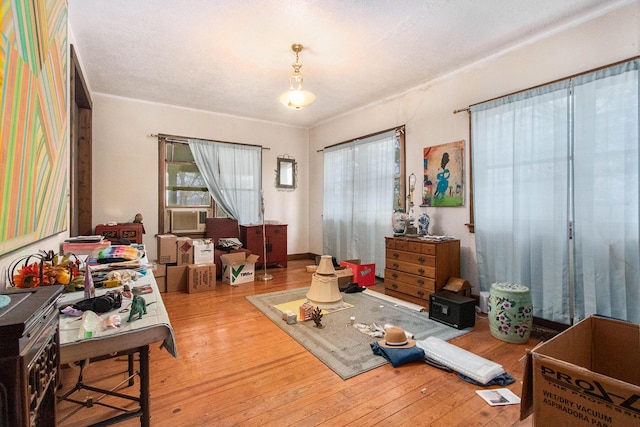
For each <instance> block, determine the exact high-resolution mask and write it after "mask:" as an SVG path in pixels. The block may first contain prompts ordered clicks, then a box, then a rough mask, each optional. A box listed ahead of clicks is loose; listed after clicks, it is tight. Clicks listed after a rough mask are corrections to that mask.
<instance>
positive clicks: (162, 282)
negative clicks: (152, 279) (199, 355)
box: [156, 276, 167, 292]
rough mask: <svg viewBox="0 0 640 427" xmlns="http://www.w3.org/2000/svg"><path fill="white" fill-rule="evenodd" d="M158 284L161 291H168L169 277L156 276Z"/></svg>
mask: <svg viewBox="0 0 640 427" xmlns="http://www.w3.org/2000/svg"><path fill="white" fill-rule="evenodd" d="M156 284H157V285H158V290H159V291H160V292H167V278H166V277H165V276H162V277H156Z"/></svg>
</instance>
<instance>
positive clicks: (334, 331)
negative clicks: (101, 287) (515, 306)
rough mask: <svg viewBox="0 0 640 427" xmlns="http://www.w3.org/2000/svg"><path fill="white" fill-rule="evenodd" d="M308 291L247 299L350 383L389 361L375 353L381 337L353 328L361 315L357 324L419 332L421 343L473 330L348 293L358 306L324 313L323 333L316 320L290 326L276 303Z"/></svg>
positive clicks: (348, 301) (456, 335)
mask: <svg viewBox="0 0 640 427" xmlns="http://www.w3.org/2000/svg"><path fill="white" fill-rule="evenodd" d="M308 290H309V288H298V289H290V290H286V291H279V292H272V293H268V294H262V295H253V296H248V297H247V299H248V300H249V302H251V303H252V304H253V305H254V306H256V308H258V310H260V311H261V312H262V313H264V315H265V316H267V317H268V318H269V319H271V320H272V321H273V322H274V323H275V324H276V325H278V326H279V327H280V328H281V329H282V330H284V331H285V332H286V333H287V334H289V335H290V336H291V337H292V338H293V339H295V340H296V341H297V342H299V343H300V344H301V345H302V346H303V347H304V348H306V349H307V350H308V351H309V352H310V353H312V354H313V355H314V356H316V357H317V358H318V359H320V360H321V361H322V362H323V363H324V364H325V365H327V366H328V367H329V368H331V369H332V370H333V371H334V372H335V373H336V374H338V375H340V377H342V379H345V380H346V379H347V378H351V377H354V376H356V375H358V374H361V373H363V372H366V371H369V370H371V369H374V368H377V367H378V366H382V365H384V364H385V363H387V361H386V359H384V358H383V357H381V356H376V355H374V354H373V352H372V351H371V347H370V343H372V342H374V341H375V340H376V339H375V338H372V337H370V336H368V335H366V334H363V333H362V332H360V331H359V330H358V329H356V328H354V327H353V326H349V319H350V317H352V316H353V317H355V323H363V324H371V323H376V324H378V325H380V326H383V325H385V324H391V325H394V326H399V327H401V328H403V329H404V330H405V331H409V332H411V333H413V334H414V335H415V338H416V339H417V340H422V339H425V338H427V337H430V336H435V337H438V338H441V339H443V340H445V341H447V340H450V339H452V338H455V337H458V336H460V335H463V334H465V333H467V332H469V331H471V330H472V329H471V328H467V329H463V330H458V329H455V328H451V327H449V326H447V325H443V324H442V323H438V322H435V321H433V320H430V319H429V314H428V313H427V312H419V311H415V310H411V309H408V308H406V307H402V306H399V305H397V304H394V303H393V302H389V301H385V300H382V299H379V298H376V297H373V296H369V295H366V294H363V293H355V294H342V295H343V299H344V301H345V302H347V303H349V304H353V308H349V309H346V310H341V311H337V312H333V313H330V314H326V315H324V316H323V317H322V325H323V326H324V328H322V329H318V328H316V327H315V323H314V322H313V321H312V320H309V321H306V322H298V323H297V324H295V325H289V324H287V322H286V321H284V320H283V319H282V316H281V313H280V311H279V310H278V309H276V308H275V307H274V305H278V304H283V303H287V302H290V301H296V300H299V299H303V298H305V296H306V294H307V292H308Z"/></svg>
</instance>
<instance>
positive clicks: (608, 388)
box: [520, 316, 640, 427]
mask: <svg viewBox="0 0 640 427" xmlns="http://www.w3.org/2000/svg"><path fill="white" fill-rule="evenodd" d="M639 355H640V325H637V324H633V323H628V322H624V321H620V320H614V319H610V318H607V317H600V316H591V317H589V318H587V319H584V320H583V321H581V322H580V323H577V324H576V325H574V326H572V327H570V328H569V329H567V330H566V331H564V332H562V333H561V334H559V335H557V336H556V337H554V338H552V339H551V340H549V341H547V342H544V343H542V344H540V345H539V346H537V347H536V348H534V349H533V350H531V352H530V353H529V354H528V356H527V364H526V367H525V373H524V383H523V385H522V403H521V406H520V411H521V412H520V419H524V418H526V417H527V416H528V415H529V414H531V413H533V422H534V425H539V426H568V425H570V426H601V427H613V426H631V425H636V426H637V425H640V367H639V366H638V364H639V363H640V358H639Z"/></svg>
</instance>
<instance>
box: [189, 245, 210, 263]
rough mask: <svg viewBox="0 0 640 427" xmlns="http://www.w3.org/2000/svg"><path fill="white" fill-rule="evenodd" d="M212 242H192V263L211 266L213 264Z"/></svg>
mask: <svg viewBox="0 0 640 427" xmlns="http://www.w3.org/2000/svg"><path fill="white" fill-rule="evenodd" d="M213 250H214V246H213V241H212V240H210V239H198V240H194V241H193V263H194V264H211V263H212V262H213Z"/></svg>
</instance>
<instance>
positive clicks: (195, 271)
mask: <svg viewBox="0 0 640 427" xmlns="http://www.w3.org/2000/svg"><path fill="white" fill-rule="evenodd" d="M187 276H188V283H189V285H188V292H189V293H190V294H193V293H196V292H205V291H212V290H214V289H215V288H216V265H215V264H213V263H212V264H191V265H188V266H187Z"/></svg>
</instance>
